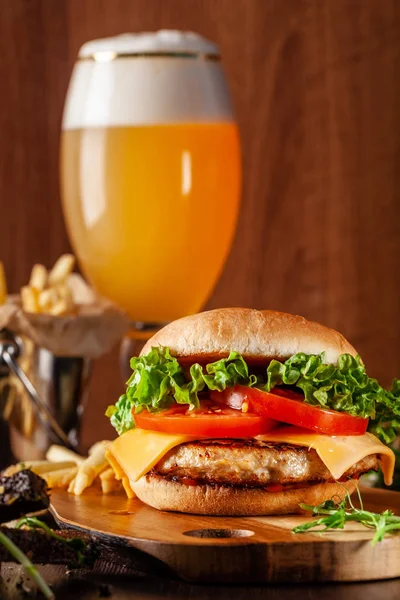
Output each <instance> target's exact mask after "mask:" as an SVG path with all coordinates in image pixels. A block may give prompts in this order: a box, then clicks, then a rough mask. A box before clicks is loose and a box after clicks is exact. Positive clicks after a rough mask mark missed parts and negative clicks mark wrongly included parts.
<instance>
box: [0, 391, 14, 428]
mask: <svg viewBox="0 0 400 600" xmlns="http://www.w3.org/2000/svg"><path fill="white" fill-rule="evenodd" d="M14 406H15V389H14V388H11V387H10V388H9V392H8V398H7V402H6V405H5V407H4V410H3V419H4V420H5V421H8V420H9V418H10V417H11V415H12V412H13V410H14Z"/></svg>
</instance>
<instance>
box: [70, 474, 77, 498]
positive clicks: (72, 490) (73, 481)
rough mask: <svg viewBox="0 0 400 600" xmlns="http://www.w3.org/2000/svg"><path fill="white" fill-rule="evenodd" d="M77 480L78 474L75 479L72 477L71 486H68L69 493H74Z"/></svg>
mask: <svg viewBox="0 0 400 600" xmlns="http://www.w3.org/2000/svg"><path fill="white" fill-rule="evenodd" d="M75 482H76V475H75V477H74V478H73V479H71V481H70V483H69V486H68V493H69V494H73V493H74V489H75Z"/></svg>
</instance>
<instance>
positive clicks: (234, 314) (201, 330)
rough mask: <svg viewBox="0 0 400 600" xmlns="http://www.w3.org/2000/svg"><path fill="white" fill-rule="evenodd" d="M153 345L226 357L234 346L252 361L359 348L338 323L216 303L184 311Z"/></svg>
mask: <svg viewBox="0 0 400 600" xmlns="http://www.w3.org/2000/svg"><path fill="white" fill-rule="evenodd" d="M153 346H167V347H168V348H169V349H170V350H171V354H173V355H174V356H178V357H181V358H187V359H190V360H200V361H208V360H210V359H211V360H213V359H218V358H222V357H224V356H227V355H228V354H229V352H231V351H236V352H239V353H240V354H242V356H243V357H244V358H246V359H247V360H248V361H250V362H251V361H254V362H261V361H262V362H264V361H270V360H272V359H273V358H277V359H281V360H282V359H283V360H286V359H287V358H289V357H290V356H292V355H293V354H296V353H297V352H305V353H306V354H319V353H320V352H326V361H327V362H328V363H333V364H335V363H336V362H337V359H338V357H339V356H340V355H341V354H343V353H348V354H352V355H353V356H356V354H357V352H356V350H355V349H354V348H353V346H352V345H351V344H350V343H349V342H348V341H347V340H346V339H345V338H344V337H343V335H341V334H340V333H338V332H337V331H335V330H334V329H330V328H329V327H325V326H324V325H320V324H319V323H314V322H313V321H308V320H307V319H305V318H304V317H299V316H297V315H289V314H287V313H281V312H276V311H274V310H255V309H253V308H217V309H215V310H209V311H206V312H202V313H198V314H196V315H191V316H189V317H183V318H182V319H178V320H177V321H173V322H172V323H169V324H168V325H166V326H165V327H163V329H160V331H158V332H157V333H156V334H155V335H153V337H152V338H150V339H149V340H148V341H147V343H146V344H145V345H144V347H143V349H142V352H141V355H143V354H147V353H148V352H150V349H151V348H152V347H153Z"/></svg>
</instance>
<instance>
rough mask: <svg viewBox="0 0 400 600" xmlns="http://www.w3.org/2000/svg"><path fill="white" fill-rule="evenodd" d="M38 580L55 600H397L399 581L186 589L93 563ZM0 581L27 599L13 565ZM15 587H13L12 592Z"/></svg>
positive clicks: (12, 598)
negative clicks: (103, 599) (48, 587)
mask: <svg viewBox="0 0 400 600" xmlns="http://www.w3.org/2000/svg"><path fill="white" fill-rule="evenodd" d="M39 569H40V571H41V573H42V575H43V576H44V577H45V578H46V580H47V581H48V582H49V583H50V584H51V585H52V586H53V589H54V591H55V592H56V596H57V600H64V599H65V600H66V599H67V598H68V599H70V598H74V597H76V598H79V600H98V598H101V597H107V596H106V594H107V593H108V594H111V596H108V597H110V598H112V600H128V599H131V598H135V599H140V600H142V599H143V600H144V599H146V600H161V599H163V600H165V599H168V600H186V599H187V598H191V599H192V600H212V599H214V598H220V600H248V598H249V597H251V599H252V600H264V599H265V598H268V599H269V600H283V599H285V600H320V598H324V599H325V600H348V598H354V599H355V600H359V599H361V598H362V600H376V598H384V599H385V600H397V599H398V597H399V593H400V580H398V579H397V580H392V581H384V582H373V583H352V584H336V585H332V584H330V585H327V584H325V585H307V584H305V585H279V586H264V587H261V586H254V585H251V582H248V584H247V585H246V586H232V585H231V586H207V585H190V584H188V583H185V582H182V581H179V580H172V579H168V578H165V579H157V578H155V577H152V576H143V574H140V573H138V572H134V571H128V570H126V569H125V568H120V567H119V566H118V564H116V563H112V562H108V563H98V564H96V566H95V568H94V570H93V571H92V572H85V573H82V572H79V571H69V572H68V574H67V573H66V569H65V568H63V567H55V566H53V567H50V566H45V567H39ZM1 575H2V578H3V581H2V582H0V597H1V598H4V600H22V599H25V598H26V597H27V596H26V594H25V593H24V590H23V587H25V586H26V587H28V588H29V589H32V584H31V583H30V582H29V580H28V578H27V577H26V576H25V575H24V573H23V571H22V569H21V568H20V567H17V566H16V565H11V564H4V565H3V566H2V568H1ZM17 583H18V585H19V587H18V588H17V587H16V584H17Z"/></svg>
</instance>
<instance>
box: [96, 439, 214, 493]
mask: <svg viewBox="0 0 400 600" xmlns="http://www.w3.org/2000/svg"><path fill="white" fill-rule="evenodd" d="M198 439H199V436H193V435H180V434H177V435H175V434H171V433H161V432H158V431H148V430H147V429H139V428H136V429H130V430H129V431H127V432H126V433H123V434H122V435H121V436H120V437H119V438H117V439H116V440H114V441H113V442H112V443H111V444H110V445H109V446H108V448H107V452H106V457H107V460H108V462H109V463H110V465H111V466H112V468H113V469H114V471H115V476H116V478H117V479H118V480H120V481H122V484H123V486H124V488H125V491H126V492H127V495H128V497H129V498H131V497H132V496H133V495H134V493H133V491H132V488H131V486H130V483H129V482H130V481H132V482H135V481H137V480H138V479H140V478H141V477H142V476H143V475H146V473H148V471H150V469H152V468H153V467H154V465H156V464H157V463H158V461H159V460H161V459H162V458H163V456H165V455H166V454H167V452H168V451H169V450H171V449H172V448H175V446H179V445H180V444H185V443H186V442H191V441H193V440H198ZM200 439H202V438H201V437H200Z"/></svg>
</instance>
